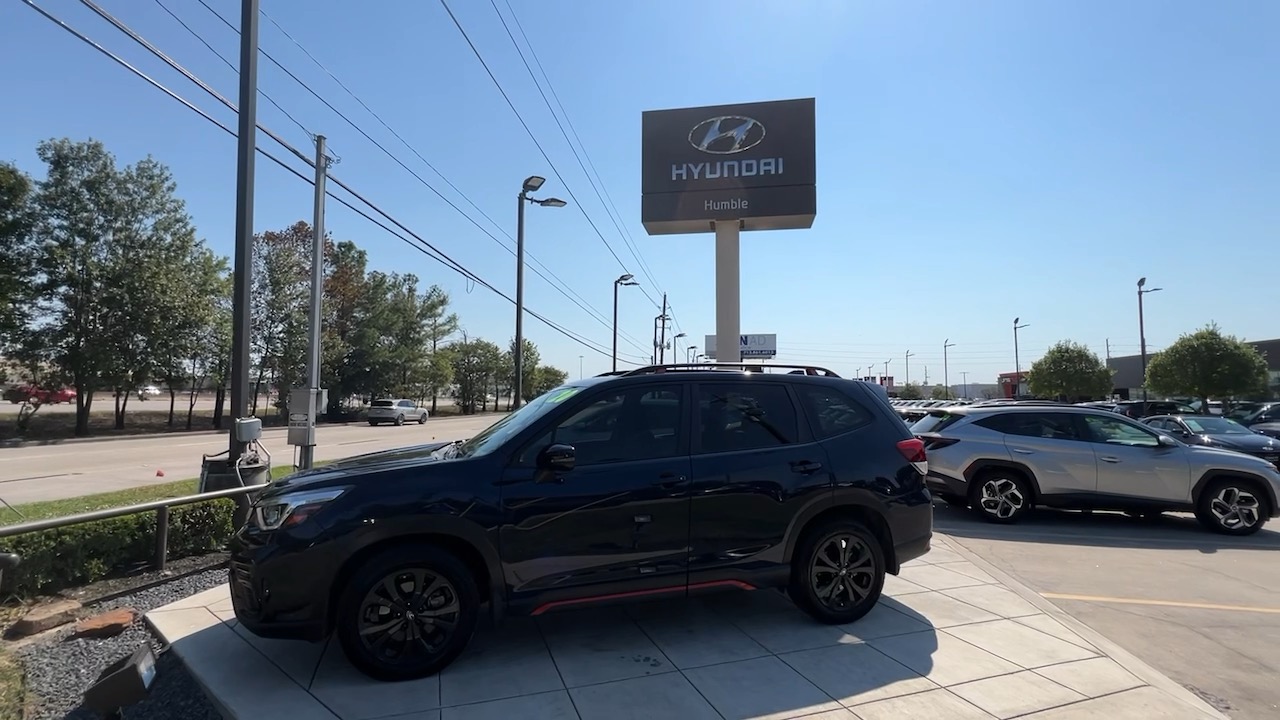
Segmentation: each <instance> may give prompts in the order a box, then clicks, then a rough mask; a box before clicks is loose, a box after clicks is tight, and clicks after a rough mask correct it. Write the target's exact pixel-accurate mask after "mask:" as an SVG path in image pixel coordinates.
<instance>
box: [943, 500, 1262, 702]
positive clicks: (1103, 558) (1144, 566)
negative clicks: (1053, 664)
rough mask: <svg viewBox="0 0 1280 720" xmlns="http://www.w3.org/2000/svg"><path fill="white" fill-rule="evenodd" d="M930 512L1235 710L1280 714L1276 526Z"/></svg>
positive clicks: (1062, 603)
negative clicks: (1248, 529) (1011, 519)
mask: <svg viewBox="0 0 1280 720" xmlns="http://www.w3.org/2000/svg"><path fill="white" fill-rule="evenodd" d="M934 517H935V525H936V527H937V529H938V530H940V531H942V532H944V533H947V534H948V535H951V536H952V537H953V538H954V539H955V540H956V541H957V542H959V543H960V544H961V545H964V546H965V547H966V548H968V549H969V550H971V551H973V552H976V553H977V554H979V555H981V556H982V557H984V558H986V559H987V561H989V562H991V563H992V564H994V565H995V566H996V567H998V568H1000V569H1001V570H1004V571H1005V572H1008V573H1009V574H1011V575H1013V576H1014V577H1016V578H1018V579H1020V580H1022V581H1023V582H1024V583H1025V584H1026V585H1028V586H1029V587H1031V588H1032V589H1033V590H1035V591H1036V592H1039V593H1040V594H1042V595H1044V596H1045V597H1046V598H1047V599H1049V600H1050V601H1051V602H1053V603H1054V604H1056V605H1057V606H1058V607H1060V608H1062V609H1063V610H1064V611H1066V612H1067V613H1070V614H1071V615H1073V616H1074V617H1076V618H1077V619H1078V620H1080V621H1082V622H1084V623H1085V624H1086V625H1089V626H1090V627H1092V628H1093V629H1094V630H1097V631H1098V632H1100V633H1102V634H1103V635H1105V636H1106V637H1108V638H1110V639H1111V640H1112V641H1114V642H1116V643H1118V644H1119V645H1120V646H1121V647H1123V648H1125V649H1126V650H1128V651H1129V652H1131V653H1133V654H1135V655H1137V656H1138V657H1140V658H1142V659H1143V660H1145V661H1146V662H1148V663H1150V664H1151V665H1153V666H1155V667H1156V668H1157V669H1159V670H1160V671H1162V672H1164V673H1165V674H1166V675H1168V676H1169V677H1171V678H1173V679H1174V680H1175V681H1177V682H1179V683H1181V684H1183V685H1186V686H1189V687H1190V688H1192V689H1193V691H1195V692H1198V693H1200V694H1201V696H1202V697H1204V698H1205V699H1206V700H1208V701H1209V702H1210V703H1211V704H1216V705H1217V706H1218V707H1219V708H1220V709H1222V710H1223V711H1224V712H1226V713H1227V714H1228V715H1230V716H1231V717H1233V718H1239V719H1241V720H1252V719H1253V718H1259V719H1261V718H1275V717H1280V685H1278V684H1277V682H1276V679H1277V678H1280V562H1278V561H1280V532H1278V531H1277V530H1276V529H1272V528H1265V529H1263V530H1262V531H1261V532H1259V533H1258V534H1257V535H1254V536H1252V537H1247V538H1228V537H1224V536H1221V535H1214V534H1211V533H1208V532H1205V531H1204V530H1201V529H1200V527H1199V525H1198V524H1196V522H1195V520H1194V519H1192V518H1191V517H1190V516H1184V515H1166V516H1164V517H1163V518H1162V519H1160V520H1159V521H1155V522H1144V521H1140V520H1132V519H1130V518H1128V517H1125V516H1124V515H1120V514H1117V513H1092V514H1088V515H1086V514H1082V513H1060V512H1041V513H1037V514H1036V515H1035V516H1033V517H1031V518H1028V519H1027V520H1026V521H1023V522H1020V523H1019V524H1017V525H1014V526H1001V525H992V524H989V523H986V522H983V521H982V520H980V519H977V518H975V517H974V516H973V515H971V514H970V513H968V512H967V511H963V510H956V509H955V508H951V507H948V506H945V505H942V504H941V503H939V504H938V505H937V510H936V512H935V515H934ZM1273 523H1274V527H1276V528H1280V521H1273Z"/></svg>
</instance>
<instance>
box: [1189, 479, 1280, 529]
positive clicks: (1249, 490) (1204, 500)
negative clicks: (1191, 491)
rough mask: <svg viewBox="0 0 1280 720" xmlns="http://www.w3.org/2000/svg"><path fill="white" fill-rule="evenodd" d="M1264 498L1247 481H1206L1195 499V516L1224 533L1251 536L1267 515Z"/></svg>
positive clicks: (1205, 524)
mask: <svg viewBox="0 0 1280 720" xmlns="http://www.w3.org/2000/svg"><path fill="white" fill-rule="evenodd" d="M1270 514H1271V513H1270V508H1268V507H1267V497H1266V496H1265V495H1263V494H1262V493H1260V492H1259V491H1258V488H1257V486H1256V485H1255V484H1254V483H1252V482H1250V481H1248V480H1237V479H1235V478H1226V479H1222V480H1215V481H1213V482H1211V483H1209V485H1208V487H1206V488H1205V489H1204V492H1202V493H1200V498H1199V499H1198V500H1197V501H1196V519H1197V520H1199V521H1200V524H1201V525H1204V526H1205V527H1207V528H1209V529H1210V530H1212V531H1214V532H1218V533H1222V534H1224V535H1252V534H1254V533H1256V532H1258V531H1259V530H1261V529H1262V526H1263V525H1265V524H1266V522H1267V517H1269V516H1270Z"/></svg>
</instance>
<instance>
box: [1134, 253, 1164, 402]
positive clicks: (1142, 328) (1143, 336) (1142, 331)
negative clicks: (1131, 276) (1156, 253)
mask: <svg viewBox="0 0 1280 720" xmlns="http://www.w3.org/2000/svg"><path fill="white" fill-rule="evenodd" d="M1146 284H1147V279H1146V278H1138V343H1139V345H1140V347H1141V351H1142V400H1143V402H1146V400H1147V328H1146V323H1145V321H1144V319H1143V317H1142V296H1143V295H1146V294H1147V293H1153V292H1160V290H1161V289H1162V288H1151V289H1150V290H1143V289H1142V288H1143V286H1144V285H1146Z"/></svg>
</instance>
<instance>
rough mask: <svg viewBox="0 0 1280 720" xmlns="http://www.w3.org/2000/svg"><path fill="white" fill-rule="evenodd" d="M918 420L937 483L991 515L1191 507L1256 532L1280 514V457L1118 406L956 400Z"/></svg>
mask: <svg viewBox="0 0 1280 720" xmlns="http://www.w3.org/2000/svg"><path fill="white" fill-rule="evenodd" d="M1206 419H1207V418H1206ZM911 429H912V432H914V433H915V434H916V436H917V437H919V438H920V439H922V440H924V442H925V447H926V449H927V451H928V453H929V461H930V462H929V478H928V483H929V487H930V488H931V489H933V490H935V491H936V492H937V493H938V494H939V495H940V496H941V497H942V498H943V499H945V500H946V501H947V502H948V503H951V504H953V505H959V506H969V507H972V508H973V509H974V510H976V511H977V512H978V513H979V514H980V515H981V516H982V517H983V518H985V519H987V520H990V521H992V522H1002V523H1008V522H1015V521H1017V520H1018V519H1020V518H1022V517H1023V516H1024V515H1025V514H1026V513H1027V512H1028V511H1029V510H1031V509H1032V508H1033V507H1035V506H1044V507H1054V508H1064V509H1096V510H1124V511H1128V512H1130V513H1134V514H1149V513H1159V512H1164V511H1188V512H1194V513H1195V515H1196V518H1197V519H1198V520H1199V521H1200V522H1201V523H1202V524H1203V525H1204V526H1205V527H1207V528H1209V529H1211V530H1214V531H1216V532H1221V533H1226V534H1229V535H1249V534H1251V533H1255V532H1257V531H1258V530H1260V529H1261V528H1262V526H1263V524H1265V523H1266V521H1267V519H1268V518H1271V517H1276V516H1277V515H1278V514H1280V510H1277V508H1278V507H1280V505H1277V495H1280V471H1277V469H1276V467H1275V466H1274V465H1272V464H1271V463H1269V462H1266V461H1264V460H1261V459H1259V458H1256V457H1251V456H1249V455H1244V454H1242V453H1238V452H1234V451H1230V450H1220V449H1216V448H1211V447H1205V446H1192V445H1187V444H1185V443H1182V442H1180V441H1179V440H1177V439H1174V438H1173V437H1171V436H1169V435H1167V434H1163V433H1160V432H1157V431H1156V430H1154V429H1153V428H1150V427H1147V426H1145V425H1143V424H1141V423H1138V422H1136V421H1134V420H1131V419H1129V418H1127V417H1124V416H1122V415H1119V414H1116V413H1110V412H1106V411H1100V410H1090V409H1087V408H1079V407H1070V406H1064V407H1034V406H1004V407H999V406H996V407H986V408H954V409H949V410H947V411H940V412H937V413H933V414H930V416H929V417H927V418H925V419H923V420H921V421H920V422H918V423H916V424H915V425H913V426H912V428H911Z"/></svg>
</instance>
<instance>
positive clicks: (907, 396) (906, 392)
mask: <svg viewBox="0 0 1280 720" xmlns="http://www.w3.org/2000/svg"><path fill="white" fill-rule="evenodd" d="M898 397H900V398H902V399H903V400H921V399H923V398H924V392H923V391H922V390H921V389H920V386H919V385H916V384H915V383H907V384H906V385H903V386H902V389H901V390H899V391H898Z"/></svg>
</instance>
